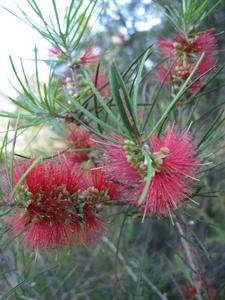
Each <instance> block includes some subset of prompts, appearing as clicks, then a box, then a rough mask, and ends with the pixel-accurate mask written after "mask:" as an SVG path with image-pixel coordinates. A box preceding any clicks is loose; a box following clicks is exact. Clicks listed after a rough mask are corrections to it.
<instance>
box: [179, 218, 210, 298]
mask: <svg viewBox="0 0 225 300" xmlns="http://www.w3.org/2000/svg"><path fill="white" fill-rule="evenodd" d="M179 217H180V218H181V222H180V221H179V219H178V218H177V216H176V215H174V220H175V226H176V227H177V230H178V232H179V234H180V235H181V244H182V247H183V249H184V252H185V254H186V258H187V261H188V265H189V266H190V270H191V273H192V276H191V277H192V281H193V284H194V286H195V288H196V291H197V297H198V299H199V300H203V298H202V295H201V290H200V285H199V282H198V278H197V276H200V274H201V272H199V267H198V264H197V262H196V255H195V251H194V249H193V247H192V246H191V245H190V243H189V242H188V240H190V238H191V237H190V234H189V233H188V231H187V226H185V219H184V218H183V217H182V216H181V215H179ZM200 278H201V276H200ZM202 282H203V281H202ZM203 283H204V282H203ZM203 293H204V295H208V293H207V291H206V293H205V291H204V290H203Z"/></svg>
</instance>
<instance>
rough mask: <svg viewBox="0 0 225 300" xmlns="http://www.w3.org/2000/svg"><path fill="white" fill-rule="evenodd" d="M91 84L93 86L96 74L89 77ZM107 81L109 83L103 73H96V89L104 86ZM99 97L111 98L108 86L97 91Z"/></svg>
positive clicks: (100, 71)
mask: <svg viewBox="0 0 225 300" xmlns="http://www.w3.org/2000/svg"><path fill="white" fill-rule="evenodd" d="M91 80H92V82H93V83H94V84H95V80H96V73H94V74H92V76H91ZM107 81H109V78H108V77H107V76H106V75H105V74H104V73H103V71H102V70H101V69H100V70H99V72H98V79H97V85H96V86H97V89H100V88H101V86H102V85H103V84H105V83H106V82H107ZM99 93H100V95H101V96H102V97H103V98H106V99H108V98H111V91H110V87H109V85H107V86H105V87H104V88H102V89H101V90H99Z"/></svg>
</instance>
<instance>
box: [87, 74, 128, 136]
mask: <svg viewBox="0 0 225 300" xmlns="http://www.w3.org/2000/svg"><path fill="white" fill-rule="evenodd" d="M96 76H97V73H96ZM85 78H86V79H87V81H88V83H89V85H90V86H91V88H92V90H93V92H94V94H95V96H96V98H97V100H98V101H99V103H100V104H101V105H102V106H103V108H104V110H105V111H106V112H107V114H108V115H109V117H110V118H111V119H112V120H113V121H114V122H115V124H117V125H119V127H120V128H121V129H122V130H123V131H125V132H126V128H125V127H124V126H123V124H122V123H121V122H119V121H118V118H117V116H116V115H115V114H114V113H113V111H112V110H111V109H110V108H109V106H108V105H107V104H106V101H105V100H104V99H102V97H101V95H100V93H99V91H98V90H97V88H96V87H95V86H94V84H93V83H92V80H91V78H90V76H89V75H88V74H87V73H85ZM97 117H98V116H97Z"/></svg>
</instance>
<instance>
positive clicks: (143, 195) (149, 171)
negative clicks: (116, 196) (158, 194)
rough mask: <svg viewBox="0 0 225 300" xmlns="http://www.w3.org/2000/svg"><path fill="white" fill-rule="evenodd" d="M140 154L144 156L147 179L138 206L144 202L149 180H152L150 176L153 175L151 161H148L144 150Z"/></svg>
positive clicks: (148, 158)
mask: <svg viewBox="0 0 225 300" xmlns="http://www.w3.org/2000/svg"><path fill="white" fill-rule="evenodd" d="M142 153H143V155H144V156H145V159H146V161H147V166H148V169H147V170H148V174H147V178H146V182H145V187H144V189H143V192H142V194H141V197H140V198H139V200H138V205H141V204H142V202H143V201H144V200H145V196H146V195H147V193H148V189H149V186H150V183H151V180H152V175H153V173H152V160H151V159H150V157H149V155H148V153H147V152H146V151H145V150H143V149H142Z"/></svg>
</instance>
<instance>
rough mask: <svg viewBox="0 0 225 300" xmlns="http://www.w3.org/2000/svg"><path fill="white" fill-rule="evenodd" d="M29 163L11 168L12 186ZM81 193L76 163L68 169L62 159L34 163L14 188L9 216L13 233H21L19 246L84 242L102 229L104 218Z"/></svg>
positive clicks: (80, 180) (47, 245)
mask: <svg viewBox="0 0 225 300" xmlns="http://www.w3.org/2000/svg"><path fill="white" fill-rule="evenodd" d="M29 166H30V163H24V164H21V165H19V166H18V167H16V168H15V169H14V185H16V183H17V182H18V180H19V179H20V178H21V176H22V174H23V173H24V172H25V171H26V170H27V169H28V167H29ZM82 193H83V191H82V174H81V171H80V169H79V167H78V166H74V167H73V168H71V167H70V166H69V164H68V163H67V162H66V161H63V160H60V161H58V162H41V163H39V164H38V165H36V166H35V167H34V168H33V169H32V170H31V171H30V173H29V174H28V175H27V177H26V178H25V180H24V181H23V182H22V184H21V186H20V188H19V189H18V191H17V195H16V201H17V202H16V203H17V212H16V213H15V214H14V215H12V216H11V217H10V218H9V221H10V223H11V224H12V231H13V232H14V234H15V235H18V234H19V235H20V234H24V237H23V241H22V246H23V247H25V246H26V245H30V246H31V247H32V249H33V250H37V249H38V248H40V249H43V248H55V249H58V248H60V247H61V246H64V247H66V248H68V247H71V246H72V245H73V243H74V242H75V241H77V242H82V243H84V244H87V242H88V240H89V238H91V239H93V236H97V235H98V234H99V233H100V232H104V228H103V225H102V223H104V221H103V220H102V219H101V218H100V217H98V216H97V215H96V214H95V212H96V211H97V210H96V209H95V207H94V205H93V204H91V205H90V204H89V200H88V199H86V198H84V197H83V196H82ZM87 228H88V230H87Z"/></svg>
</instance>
